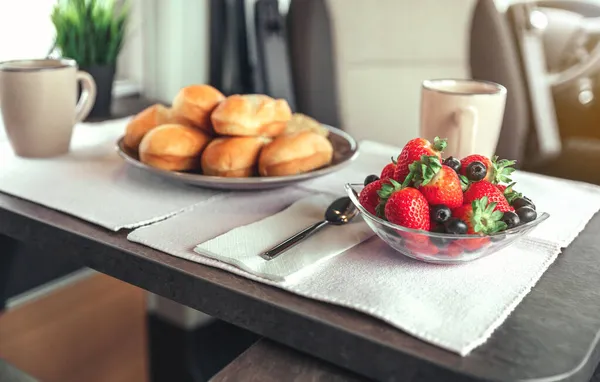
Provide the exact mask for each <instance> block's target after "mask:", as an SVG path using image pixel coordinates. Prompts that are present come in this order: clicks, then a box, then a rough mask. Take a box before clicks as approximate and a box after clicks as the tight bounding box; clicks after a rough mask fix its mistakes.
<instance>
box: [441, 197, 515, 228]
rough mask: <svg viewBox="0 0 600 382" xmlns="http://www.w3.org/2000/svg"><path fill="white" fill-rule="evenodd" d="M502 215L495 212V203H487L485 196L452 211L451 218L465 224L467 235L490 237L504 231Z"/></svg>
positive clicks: (499, 212)
mask: <svg viewBox="0 0 600 382" xmlns="http://www.w3.org/2000/svg"><path fill="white" fill-rule="evenodd" d="M502 215H503V213H502V212H501V211H497V210H496V203H494V202H489V203H488V198H487V196H484V197H482V198H481V199H476V200H473V201H472V202H470V203H466V202H465V204H463V205H462V206H460V207H458V208H455V209H454V210H453V211H452V216H454V217H455V218H459V219H460V220H462V221H464V222H465V223H466V224H467V227H468V230H467V234H472V235H473V234H483V235H490V234H493V233H496V232H499V231H502V230H504V229H506V223H504V222H503V221H502V220H501V219H502Z"/></svg>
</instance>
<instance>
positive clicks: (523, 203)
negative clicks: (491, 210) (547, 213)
mask: <svg viewBox="0 0 600 382" xmlns="http://www.w3.org/2000/svg"><path fill="white" fill-rule="evenodd" d="M512 206H513V207H514V208H515V210H518V209H519V208H521V207H531V208H533V209H534V210H535V205H534V204H533V202H532V201H531V200H529V199H526V198H516V199H515V200H513V202H512Z"/></svg>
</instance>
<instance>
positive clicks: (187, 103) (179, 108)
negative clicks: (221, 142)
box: [173, 85, 225, 133]
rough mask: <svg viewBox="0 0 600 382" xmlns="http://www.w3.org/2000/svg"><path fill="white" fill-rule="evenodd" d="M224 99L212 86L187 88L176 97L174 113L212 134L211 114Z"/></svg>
mask: <svg viewBox="0 0 600 382" xmlns="http://www.w3.org/2000/svg"><path fill="white" fill-rule="evenodd" d="M224 99H225V96H224V95H223V93H221V92H220V91H218V90H217V89H215V88H213V87H212V86H210V85H192V86H186V87H184V88H182V89H181V90H180V91H179V93H177V95H176V96H175V99H174V100H173V112H174V113H175V114H176V115H177V116H179V117H183V118H185V119H186V120H188V121H189V122H190V123H191V124H193V125H194V126H196V127H198V128H200V129H202V130H203V131H205V132H207V133H212V126H211V123H210V114H211V113H212V112H213V110H214V109H215V107H216V106H217V105H218V104H219V103H220V102H221V101H223V100H224Z"/></svg>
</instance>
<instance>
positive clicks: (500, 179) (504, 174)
mask: <svg viewBox="0 0 600 382" xmlns="http://www.w3.org/2000/svg"><path fill="white" fill-rule="evenodd" d="M516 163H517V161H514V160H508V159H500V160H498V156H494V157H493V158H492V170H493V172H494V176H493V177H492V183H494V184H498V183H512V179H511V178H510V175H511V174H512V173H513V172H515V171H516V169H515V168H514V167H513V166H514V165H515V164H516Z"/></svg>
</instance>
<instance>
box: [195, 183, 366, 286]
mask: <svg viewBox="0 0 600 382" xmlns="http://www.w3.org/2000/svg"><path fill="white" fill-rule="evenodd" d="M335 199H336V198H335V197H331V196H325V195H322V194H320V195H314V196H309V197H306V198H303V199H301V200H300V201H298V202H296V203H294V204H293V205H292V206H290V207H289V208H287V209H285V210H284V211H282V212H279V213H277V214H275V215H272V216H269V217H267V218H265V219H263V220H260V221H258V222H256V223H253V224H250V225H245V226H241V227H238V228H235V229H233V230H231V231H229V232H227V233H225V234H223V235H220V236H218V237H216V238H214V239H211V240H208V241H206V242H204V243H202V244H200V245H198V246H197V247H196V248H195V249H194V251H196V252H197V253H199V254H202V255H204V256H207V257H210V258H213V259H216V260H220V261H223V262H225V263H229V264H232V265H235V266H237V267H238V268H240V269H243V270H246V271H248V272H250V273H253V274H255V275H258V276H261V277H264V278H267V279H271V280H276V281H279V280H285V279H286V278H287V277H288V276H290V275H292V274H294V273H296V272H298V271H300V270H302V269H304V268H306V267H308V266H314V265H316V264H318V263H320V262H321V261H324V260H327V259H329V258H330V257H332V256H335V255H337V254H340V253H342V252H344V251H345V250H347V249H349V248H352V247H354V246H355V245H357V244H359V243H361V242H363V241H364V240H366V239H368V238H369V237H371V236H373V235H374V233H373V231H372V230H371V229H370V228H369V226H368V225H367V224H366V223H365V222H364V221H363V220H362V219H360V218H359V219H355V220H353V221H351V222H350V223H348V224H347V225H344V226H334V225H330V226H328V227H325V228H323V229H322V230H321V231H320V232H317V233H316V234H314V236H311V237H310V238H309V239H307V240H305V241H303V242H301V243H299V244H298V245H296V246H294V247H292V248H290V249H288V250H287V251H286V252H285V253H283V254H281V255H280V256H278V257H276V258H274V259H272V260H269V261H267V260H265V259H263V258H262V257H260V256H259V255H260V254H261V253H263V252H264V251H266V250H268V249H270V248H272V247H274V246H275V245H277V244H279V243H280V242H282V241H283V240H285V239H287V238H289V237H291V236H293V235H294V234H295V233H297V232H299V231H301V230H303V229H304V228H306V227H309V226H311V225H313V224H314V223H317V222H320V221H322V220H323V217H324V211H325V210H326V209H327V207H328V206H329V205H330V204H331V202H333V201H334V200H335Z"/></svg>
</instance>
